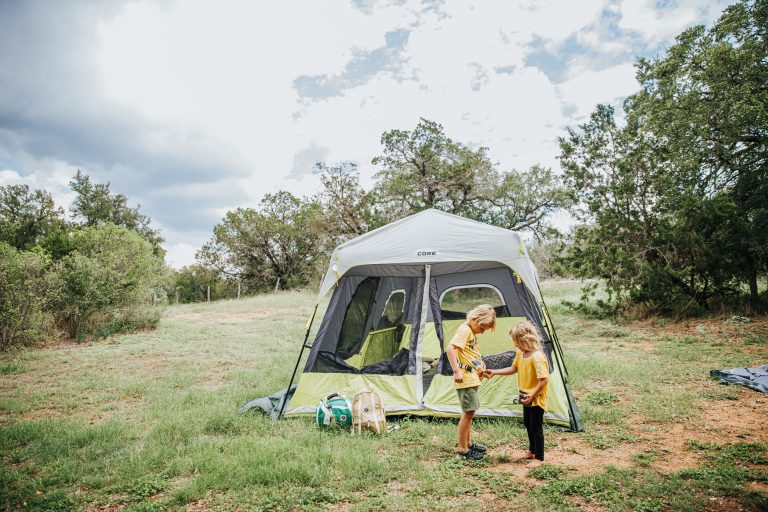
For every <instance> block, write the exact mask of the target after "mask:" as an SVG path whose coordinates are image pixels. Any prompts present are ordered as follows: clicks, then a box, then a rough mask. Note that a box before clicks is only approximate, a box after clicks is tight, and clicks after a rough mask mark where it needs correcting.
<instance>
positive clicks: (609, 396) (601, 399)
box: [585, 391, 619, 405]
mask: <svg viewBox="0 0 768 512" xmlns="http://www.w3.org/2000/svg"><path fill="white" fill-rule="evenodd" d="M585 400H586V402H587V403H588V404H590V405H609V404H612V403H614V402H617V401H618V400H619V397H618V396H616V395H614V394H613V393H609V392H607V391H593V392H592V393H590V394H588V395H587V397H586V399H585Z"/></svg>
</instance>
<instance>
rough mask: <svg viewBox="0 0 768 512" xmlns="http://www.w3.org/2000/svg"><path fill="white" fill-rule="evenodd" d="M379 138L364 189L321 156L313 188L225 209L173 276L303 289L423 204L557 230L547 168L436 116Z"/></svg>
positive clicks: (558, 194) (347, 168)
mask: <svg viewBox="0 0 768 512" xmlns="http://www.w3.org/2000/svg"><path fill="white" fill-rule="evenodd" d="M381 143H382V154H381V155H380V156H377V157H376V158H374V159H373V163H374V164H376V165H377V166H378V167H379V172H378V173H377V174H376V175H375V177H374V178H375V180H374V181H375V183H374V186H373V187H372V188H371V189H370V190H365V189H364V188H363V187H362V186H361V184H360V176H359V172H358V168H357V165H356V164H354V163H351V162H342V163H339V164H337V165H328V164H324V163H318V164H317V165H316V166H315V172H316V173H317V174H318V175H319V178H320V182H321V185H322V188H321V190H320V191H319V192H318V193H317V194H315V195H314V196H312V197H304V198H299V197H296V196H294V195H293V194H292V193H290V192H287V191H281V192H278V193H276V194H267V195H265V196H264V198H263V200H262V201H261V203H260V205H259V207H258V208H238V209H236V210H233V211H230V212H228V213H227V214H226V216H225V217H224V218H223V219H222V221H221V222H220V223H219V224H218V225H217V226H216V227H215V228H214V230H213V236H212V238H211V240H210V241H209V242H208V243H207V244H206V245H205V246H204V247H203V248H202V249H201V250H200V251H199V252H198V254H197V260H198V264H197V265H195V266H192V267H188V268H186V269H182V271H181V272H180V275H183V276H184V278H185V279H186V280H187V281H191V280H192V279H193V278H194V277H195V276H199V277H198V279H197V282H198V286H197V288H198V289H201V288H206V287H207V284H205V281H208V284H210V283H215V284H217V285H218V286H219V287H222V288H229V289H230V290H231V289H232V283H235V282H240V283H241V285H242V286H244V287H246V288H247V289H248V290H249V292H252V291H259V290H268V289H272V288H274V287H275V286H277V285H279V286H280V287H286V288H294V287H302V286H307V285H309V284H317V282H319V280H320V278H321V275H322V272H323V271H324V270H325V267H326V266H327V263H328V260H327V257H328V255H329V254H330V253H331V251H332V250H333V248H334V247H336V246H337V245H338V244H340V243H343V242H344V241H346V240H348V239H350V238H353V237H355V236H358V235H361V234H363V233H366V232H368V231H370V230H372V229H375V228H377V227H379V226H382V225H384V224H387V223H389V222H392V221H394V220H397V219H399V218H402V217H404V216H407V215H410V214H412V213H417V212H419V211H422V210H425V209H427V208H437V209H439V210H443V211H447V212H449V213H454V214H457V215H462V216H465V217H469V218H472V219H476V220H480V221H483V222H489V223H491V224H495V225H498V226H502V227H505V228H509V229H515V230H529V231H532V232H533V233H535V235H536V236H537V237H538V238H539V239H549V238H551V237H552V236H553V235H554V234H556V233H557V232H556V231H555V230H554V228H553V227H552V226H551V225H550V224H549V223H548V216H549V214H551V213H553V212H554V211H556V210H558V209H560V208H562V207H563V206H565V205H567V204H568V203H569V201H570V196H568V194H567V193H566V190H565V188H564V187H563V186H562V184H561V183H560V181H559V179H558V177H557V176H556V175H555V174H554V173H553V172H552V171H551V170H550V169H547V168H544V167H541V166H538V165H537V166H533V167H532V168H531V169H529V170H528V171H523V172H518V171H514V170H512V171H506V172H505V171H500V170H499V169H497V167H496V166H495V165H494V164H493V163H492V162H491V160H490V159H489V157H488V155H487V149H486V148H482V147H481V148H471V147H469V146H466V145H464V144H461V143H459V142H456V141H454V140H452V139H451V138H449V137H448V136H447V135H446V134H445V132H444V129H443V127H442V126H441V125H439V124H438V123H435V122H433V121H429V120H426V119H421V120H420V122H419V123H418V124H417V126H416V127H415V128H414V129H413V130H410V131H409V130H390V131H388V132H386V133H384V134H383V135H382V137H381ZM547 247H548V246H545V245H542V248H543V249H542V251H544V250H545V249H546V248H547ZM211 278H213V279H211ZM230 296H231V295H230ZM196 297H197V298H200V294H199V293H198V294H197V295H196Z"/></svg>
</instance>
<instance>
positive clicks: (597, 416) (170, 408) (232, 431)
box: [0, 282, 768, 511]
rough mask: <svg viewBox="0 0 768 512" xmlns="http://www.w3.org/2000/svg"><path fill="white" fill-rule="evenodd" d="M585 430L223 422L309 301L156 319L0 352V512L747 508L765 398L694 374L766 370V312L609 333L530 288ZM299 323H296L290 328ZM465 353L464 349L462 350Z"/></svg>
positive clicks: (767, 505)
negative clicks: (131, 330) (540, 461)
mask: <svg viewBox="0 0 768 512" xmlns="http://www.w3.org/2000/svg"><path fill="white" fill-rule="evenodd" d="M544 295H545V299H546V300H547V302H548V304H549V305H550V310H551V313H552V314H553V318H554V322H555V325H556V327H557V329H558V333H559V336H560V338H561V341H562V343H563V348H564V352H565V357H566V363H567V366H568V369H569V372H570V374H571V378H572V381H573V385H574V392H575V395H576V398H577V401H578V402H579V404H580V407H581V410H582V414H583V418H584V423H585V427H586V431H585V432H583V433H566V432H562V431H560V430H556V429H552V428H547V429H546V430H545V439H546V444H547V462H546V463H545V464H544V465H541V466H533V465H530V464H529V463H526V462H521V461H519V460H517V456H518V454H519V452H520V450H521V449H523V448H524V447H525V443H524V438H525V430H524V429H523V427H522V425H521V424H520V423H517V422H514V421H495V420H494V421H488V420H486V421H478V422H477V423H476V434H475V438H476V439H477V440H479V441H481V442H484V443H486V444H488V445H489V447H490V448H491V454H492V456H491V457H489V458H488V459H487V460H486V461H484V462H482V463H477V464H472V463H465V462H463V461H462V460H460V459H458V458H457V457H456V456H455V455H454V450H455V437H456V424H455V422H453V421H445V420H433V421H430V420H423V419H402V420H400V421H399V422H398V423H399V425H400V427H401V428H400V429H399V430H397V431H395V432H393V433H390V434H388V435H385V436H381V437H376V436H373V435H364V436H356V437H352V436H350V435H349V434H347V433H341V432H328V431H321V430H319V429H317V428H316V427H315V426H314V424H313V422H312V420H311V419H298V418H294V419H289V420H284V421H281V422H279V423H275V422H272V421H270V420H269V419H267V418H265V417H263V416H262V415H260V414H256V413H254V414H247V415H243V416H238V415H237V413H236V411H237V408H238V407H239V406H240V405H242V404H243V403H245V402H246V401H247V400H249V399H251V398H255V397H257V396H263V395H267V394H269V393H272V392H273V391H275V390H277V389H279V388H282V387H285V386H286V385H287V382H288V378H289V376H290V372H291V370H292V369H293V365H294V363H295V358H296V355H297V353H298V349H299V347H300V343H301V339H302V331H303V328H304V322H305V321H306V319H307V318H308V317H309V314H310V312H311V308H312V306H313V299H314V295H313V294H312V293H295V292H294V293H292V292H284V293H278V294H275V295H265V296H260V297H255V298H249V299H246V300H242V301H239V302H237V301H226V302H218V303H213V304H200V305H186V306H178V307H171V308H169V309H168V311H167V313H166V315H165V317H164V318H163V320H162V322H161V324H160V327H159V328H158V329H157V330H154V331H148V332H142V333H137V334H131V335H124V336H115V337H113V338H110V339H106V340H102V341H100V342H98V343H90V344H85V345H72V344H66V345H59V346H54V347H48V348H45V349H38V350H30V351H27V352H23V353H14V354H8V355H4V356H2V357H0V456H2V464H1V465H0V504H1V505H0V506H2V507H3V508H4V509H6V510H17V509H29V510H70V509H76V510H79V509H83V510H131V511H139V510H141V511H152V510H209V509H213V510H303V509H305V510H315V509H329V510H404V509H410V510H430V509H435V510H437V509H439V510H446V509H448V508H455V507H459V508H460V509H462V510H464V509H467V508H468V507H471V508H473V509H475V508H477V509H487V510H516V509H519V510H571V509H573V510H642V511H656V510H659V511H660V510H691V511H693V510H766V509H768V414H767V412H768V398H767V397H766V396H765V395H762V394H759V393H757V392H755V391H752V390H749V389H745V388H741V387H737V386H723V385H720V384H718V383H717V382H716V381H714V380H713V379H710V378H709V377H708V372H709V370H710V369H713V368H731V367H736V366H756V365H758V364H765V363H766V362H768V319H765V318H763V319H753V320H755V321H753V322H752V323H749V324H729V323H725V322H724V321H723V319H706V320H690V321H687V322H684V323H671V322H670V321H664V320H662V319H654V320H648V321H644V322H632V323H622V324H616V323H611V322H608V321H597V320H590V319H586V318H582V317H578V316H576V315H574V314H572V313H569V312H568V311H567V310H566V308H564V307H563V306H562V305H561V304H560V303H561V300H563V299H564V298H576V297H577V296H578V295H579V292H578V284H576V283H564V282H560V283H545V286H544ZM297 319H300V320H297ZM481 343H482V338H481Z"/></svg>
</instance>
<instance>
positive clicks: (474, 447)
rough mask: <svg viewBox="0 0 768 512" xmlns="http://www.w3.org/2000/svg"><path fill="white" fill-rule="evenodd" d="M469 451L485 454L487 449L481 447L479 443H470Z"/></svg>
mask: <svg viewBox="0 0 768 512" xmlns="http://www.w3.org/2000/svg"><path fill="white" fill-rule="evenodd" d="M469 449H470V450H475V451H476V452H480V453H485V452H487V451H488V448H487V447H485V446H483V445H481V444H480V443H472V444H471V445H469Z"/></svg>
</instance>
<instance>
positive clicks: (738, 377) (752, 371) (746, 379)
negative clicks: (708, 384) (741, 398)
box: [709, 364, 768, 393]
mask: <svg viewBox="0 0 768 512" xmlns="http://www.w3.org/2000/svg"><path fill="white" fill-rule="evenodd" d="M709 375H710V376H712V377H714V378H716V379H720V383H721V384H725V383H728V382H730V383H733V384H741V385H742V386H747V387H748V388H751V389H754V390H755V391H760V392H761V393H768V364H764V365H761V366H758V367H757V368H734V369H732V370H711V371H710V372H709Z"/></svg>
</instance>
